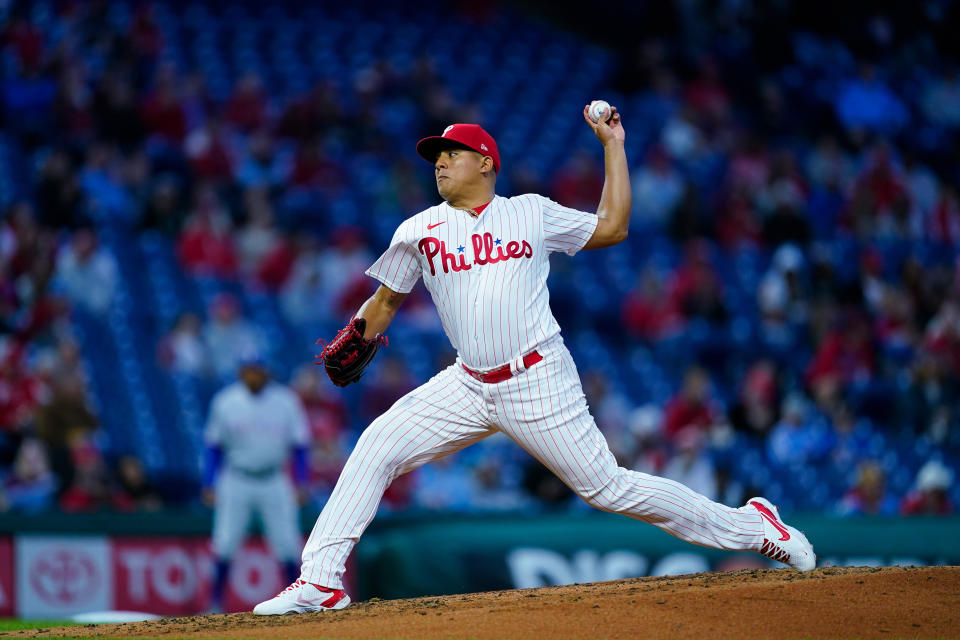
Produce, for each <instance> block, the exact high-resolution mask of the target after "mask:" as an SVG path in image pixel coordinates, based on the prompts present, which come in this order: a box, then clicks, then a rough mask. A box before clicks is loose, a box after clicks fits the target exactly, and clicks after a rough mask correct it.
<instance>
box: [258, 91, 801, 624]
mask: <svg viewBox="0 0 960 640" xmlns="http://www.w3.org/2000/svg"><path fill="white" fill-rule="evenodd" d="M583 117H584V120H585V121H586V123H587V125H588V126H590V127H591V128H592V129H593V132H594V133H595V134H596V137H597V138H598V140H599V141H600V143H601V144H602V145H603V149H604V167H605V182H604V187H603V193H602V195H601V198H600V203H599V205H598V207H597V213H596V214H593V213H588V212H583V211H577V210H574V209H570V208H567V207H564V206H561V205H559V204H557V203H556V202H553V201H552V200H549V199H548V198H545V197H543V196H540V195H536V194H525V195H521V196H515V197H512V198H505V197H501V196H498V195H496V193H495V187H496V182H497V174H498V173H499V171H500V154H499V152H498V150H497V144H496V142H495V141H494V139H493V138H492V137H491V136H490V135H489V134H488V133H487V132H486V131H484V130H483V129H482V128H481V127H479V126H478V125H475V124H454V125H451V126H449V127H447V129H446V130H445V131H444V132H443V135H441V136H434V137H429V138H424V139H423V140H421V141H420V142H419V143H418V144H417V152H418V153H419V154H420V156H422V157H423V158H424V159H426V160H427V161H429V162H431V163H433V166H434V174H435V176H436V182H437V191H438V192H439V193H440V196H441V197H442V198H443V200H444V201H443V202H442V203H441V204H439V205H436V206H434V207H430V208H429V209H426V210H424V211H421V212H420V213H418V214H416V215H414V216H413V217H411V218H408V219H407V220H405V221H404V222H403V223H402V224H401V225H400V226H399V228H398V229H397V231H396V233H395V234H394V236H393V240H392V241H391V243H390V246H389V247H387V249H386V251H385V252H384V253H383V255H381V256H380V258H379V259H378V260H377V261H376V262H375V263H374V264H373V265H372V266H371V267H370V268H369V269H368V270H367V274H368V275H370V276H372V277H373V278H375V279H376V280H378V281H379V282H380V285H381V286H380V287H379V289H378V290H377V291H376V293H375V294H374V295H373V296H372V297H371V298H370V299H369V300H367V301H366V302H365V303H364V304H363V305H362V306H361V307H360V309H359V311H358V312H357V314H356V315H355V317H354V318H353V319H352V320H351V321H350V323H349V324H348V325H347V326H346V327H345V328H344V329H343V330H341V331H340V333H339V334H337V336H336V338H335V339H334V340H332V341H331V342H330V344H328V345H326V347H325V348H324V350H323V352H322V353H321V354H320V356H319V359H320V362H322V363H323V364H324V366H325V367H326V370H327V373H328V374H329V376H330V378H331V380H332V381H333V382H334V384H337V385H341V386H343V385H347V384H349V383H351V382H355V381H356V380H358V379H359V378H360V376H361V375H362V374H363V371H364V368H365V367H366V366H367V365H368V364H369V363H370V361H371V360H372V358H373V357H374V355H375V354H376V352H377V350H378V349H379V348H380V347H381V345H383V344H385V342H386V339H385V337H384V332H385V331H386V329H387V327H388V326H389V325H390V322H391V320H392V319H393V317H394V314H396V312H397V309H398V308H399V307H400V304H401V303H402V302H403V299H404V298H405V297H406V296H407V294H408V293H409V292H410V290H411V289H412V288H413V286H414V285H415V284H416V282H417V280H419V279H421V278H422V279H423V282H424V285H425V286H426V287H427V290H428V291H429V292H430V295H431V296H432V298H433V302H434V304H435V305H436V306H437V309H438V311H439V313H440V318H441V321H442V323H443V327H444V330H445V331H446V334H447V336H448V337H449V339H450V342H451V344H452V345H453V346H454V348H455V349H456V351H457V356H458V357H457V360H456V362H455V363H454V364H453V365H451V366H450V367H448V368H447V369H445V370H443V371H441V372H440V373H438V374H437V375H435V376H434V377H433V378H432V379H431V380H429V381H428V382H427V383H426V384H424V385H423V386H421V387H419V388H417V389H414V390H413V391H411V392H410V393H408V394H407V395H405V396H403V397H402V398H400V399H399V400H398V401H397V402H396V404H394V405H393V406H392V407H391V408H390V409H389V410H388V411H387V412H386V413H384V414H383V415H382V416H380V417H379V418H377V419H376V420H374V421H373V423H372V424H371V425H370V426H369V427H368V428H367V429H366V431H364V433H363V435H362V436H361V437H360V439H359V441H358V442H357V445H356V448H355V449H354V451H353V453H352V454H351V455H350V458H349V459H348V460H347V462H346V465H345V466H344V468H343V472H342V473H341V475H340V479H339V481H338V482H337V486H336V488H335V489H334V491H333V494H332V495H331V496H330V500H329V501H328V502H327V504H326V506H325V507H324V509H323V512H322V513H321V514H320V516H319V518H318V519H317V522H316V524H315V526H314V528H313V531H312V533H311V534H310V538H309V540H308V541H307V544H306V546H305V547H304V550H303V555H302V566H301V570H300V578H299V579H298V580H296V581H294V582H293V583H292V584H291V585H290V586H289V587H287V588H286V589H285V590H284V591H282V592H281V593H279V594H278V595H277V596H276V597H274V598H272V599H270V600H267V601H265V602H262V603H260V604H258V605H257V606H256V607H255V608H254V610H253V612H254V613H256V614H261V615H273V614H283V613H295V612H296V613H298V612H305V611H323V610H330V609H342V608H343V607H346V606H347V605H348V604H349V603H350V598H349V596H348V595H347V594H346V593H344V591H343V582H342V580H343V572H344V564H345V562H346V560H347V556H348V555H349V554H350V551H351V550H352V549H353V546H354V545H355V544H356V543H357V540H358V539H359V538H360V536H361V535H362V534H363V531H364V530H365V529H366V527H367V525H369V524H370V521H371V520H372V519H373V517H374V514H375V513H376V510H377V505H378V504H379V502H380V498H381V496H382V495H383V492H384V490H385V489H386V488H387V487H388V486H389V485H390V483H391V481H393V479H394V478H396V477H397V476H399V475H400V474H403V473H406V472H408V471H410V470H412V469H415V468H417V467H418V466H420V465H422V464H425V463H427V462H430V461H431V460H436V459H437V458H440V457H442V456H446V455H449V454H451V453H453V452H455V451H458V450H460V449H462V448H464V447H466V446H468V445H470V444H472V443H474V442H477V441H478V440H481V439H482V438H486V437H487V436H489V435H491V434H493V433H496V432H497V431H502V432H504V433H506V434H507V435H508V436H509V437H510V438H511V439H513V440H514V441H515V442H516V443H517V444H519V445H520V446H522V447H523V448H524V449H526V450H527V451H528V452H530V454H531V455H533V456H535V457H536V458H537V459H538V460H539V461H540V462H542V463H543V464H544V465H545V466H546V467H547V468H549V469H550V470H551V471H552V472H553V473H555V474H556V475H557V476H559V477H560V479H562V480H563V482H564V483H566V484H567V485H568V486H569V487H570V488H571V489H572V490H573V491H575V492H576V493H577V494H578V495H579V496H580V497H581V498H583V500H585V501H586V502H587V503H588V504H590V505H592V506H594V507H596V508H598V509H603V510H605V511H613V512H617V513H622V514H624V515H627V516H630V517H631V518H635V519H637V520H642V521H644V522H649V523H650V524H653V525H654V526H657V527H660V528H661V529H663V530H665V531H667V532H669V533H670V534H672V535H674V536H676V537H678V538H680V539H682V540H686V541H688V542H692V543H694V544H699V545H703V546H707V547H713V548H718V549H733V550H751V551H756V552H758V553H761V554H763V555H765V556H767V557H769V558H772V559H774V560H777V561H780V562H784V563H786V564H789V565H790V566H792V567H795V568H796V569H799V570H803V571H806V570H810V569H813V568H814V566H815V565H816V556H815V555H814V552H813V547H812V546H811V544H810V543H809V542H808V541H807V539H806V537H805V536H804V535H803V534H802V533H801V532H800V531H798V530H796V529H795V528H793V527H790V526H788V525H786V524H784V523H783V521H782V520H781V519H780V516H779V513H778V512H777V509H776V507H774V506H773V505H772V504H771V503H770V502H769V501H767V500H765V499H763V498H754V499H751V500H750V501H748V503H747V504H746V505H744V506H742V507H739V508H731V507H727V506H724V505H722V504H718V503H716V502H712V501H711V500H708V499H707V498H705V497H704V496H701V495H699V494H697V493H696V492H694V491H691V490H690V489H688V488H687V487H685V486H683V485H681V484H679V483H677V482H673V481H671V480H666V479H663V478H658V477H655V476H651V475H647V474H644V473H639V472H636V471H631V470H629V469H624V468H622V467H619V466H618V465H617V462H616V460H615V459H614V456H613V454H612V453H611V452H610V449H609V447H608V446H607V443H606V441H605V440H604V438H603V435H602V434H601V433H600V431H599V429H598V428H597V426H596V424H595V423H594V421H593V418H592V417H591V415H590V413H589V411H588V409H587V403H586V400H585V399H584V395H583V391H582V389H581V386H580V379H579V377H578V374H577V369H576V366H575V365H574V363H573V359H572V358H571V357H570V353H569V352H568V351H567V348H566V346H564V343H563V340H562V338H561V336H560V327H559V326H558V325H557V321H556V320H555V319H554V317H553V315H552V314H551V312H550V306H549V303H548V292H547V286H546V284H547V273H548V271H549V260H548V257H549V254H550V253H552V252H555V251H563V252H564V253H567V254H568V255H571V256H572V255H574V254H575V253H577V252H578V251H581V250H585V249H602V248H604V247H609V246H612V245H615V244H617V243H619V242H621V241H623V240H624V238H626V237H627V225H628V221H629V215H630V176H629V173H628V171H627V159H626V155H625V153H624V137H625V136H624V128H623V123H622V122H621V119H620V114H619V113H617V110H616V108H610V109H609V111H608V119H604V118H602V117H601V118H599V119H597V120H596V121H594V120H593V119H591V117H590V114H589V107H584V111H583Z"/></svg>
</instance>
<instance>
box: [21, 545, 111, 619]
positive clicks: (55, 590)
mask: <svg viewBox="0 0 960 640" xmlns="http://www.w3.org/2000/svg"><path fill="white" fill-rule="evenodd" d="M99 582H100V576H98V575H97V568H96V566H95V565H94V563H93V560H92V559H91V558H90V556H88V555H86V554H82V553H76V552H71V551H67V550H60V551H54V552H53V553H51V554H49V555H47V556H46V557H42V558H36V560H34V563H33V566H32V567H31V568H30V584H31V586H32V587H33V589H34V591H36V592H37V595H39V596H40V597H41V598H43V599H44V600H46V601H47V602H50V603H53V604H58V605H66V606H69V605H74V604H77V603H79V602H82V601H83V600H85V599H86V598H88V597H90V596H91V595H93V594H95V593H96V592H97V585H98V583H99Z"/></svg>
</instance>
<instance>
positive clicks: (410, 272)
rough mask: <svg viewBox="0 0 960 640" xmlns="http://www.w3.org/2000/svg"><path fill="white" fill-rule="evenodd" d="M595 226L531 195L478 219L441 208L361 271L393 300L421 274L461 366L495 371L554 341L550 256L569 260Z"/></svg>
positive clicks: (419, 217) (494, 206)
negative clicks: (557, 254) (562, 254)
mask: <svg viewBox="0 0 960 640" xmlns="http://www.w3.org/2000/svg"><path fill="white" fill-rule="evenodd" d="M596 226H597V216H596V214H593V213H587V212H584V211H578V210H576V209H570V208H568V207H564V206H561V205H559V204H557V203H556V202H554V201H553V200H550V199H549V198H545V197H543V196H540V195H536V194H525V195H522V196H516V197H513V198H502V197H500V196H494V198H493V200H492V201H491V202H490V204H489V205H487V207H486V209H484V210H483V212H482V213H481V214H480V215H479V216H474V215H472V214H471V213H469V212H467V211H464V210H462V209H455V208H454V207H451V206H450V205H449V204H447V203H446V202H443V203H441V204H439V205H437V206H434V207H430V208H429V209H425V210H424V211H421V212H420V213H418V214H416V215H414V216H412V217H410V218H408V219H406V220H404V221H403V223H401V225H400V226H399V227H398V228H397V231H396V233H394V235H393V240H391V242H390V246H389V247H388V248H387V250H386V251H385V252H384V253H383V255H382V256H380V258H379V259H378V260H377V261H376V262H375V263H374V264H373V265H372V266H371V267H370V268H369V269H367V271H366V273H367V275H369V276H371V277H373V278H376V279H377V280H379V281H380V282H381V283H383V284H384V285H385V286H387V287H388V288H390V289H392V290H393V291H396V292H398V293H409V292H410V290H411V289H413V286H414V285H415V284H416V282H417V279H418V278H420V277H421V276H422V277H423V281H424V285H425V286H426V287H427V290H428V291H429V292H430V295H431V297H432V298H433V302H434V304H435V305H436V306H437V310H438V311H439V313H440V320H441V322H442V323H443V328H444V330H445V331H446V333H447V336H448V337H449V338H450V343H451V344H452V345H453V347H454V348H455V349H456V350H457V353H458V354H459V356H460V360H461V361H462V362H463V363H464V364H465V365H466V366H468V367H470V368H471V369H478V370H485V369H491V368H494V367H498V366H501V365H503V364H505V363H507V362H509V361H510V360H513V359H514V358H516V357H518V356H522V355H525V354H527V353H529V352H530V351H532V350H534V349H536V348H537V347H538V345H545V344H546V343H547V342H548V341H549V340H550V339H551V338H553V337H555V336H556V335H558V334H559V333H560V327H559V325H558V324H557V321H556V319H555V318H554V317H553V314H552V313H551V312H550V304H549V294H548V292H547V275H548V274H549V272H550V261H549V259H548V258H549V254H550V253H551V252H553V251H563V252H565V253H567V254H569V255H573V254H575V253H576V252H578V251H579V250H580V249H582V248H583V246H584V245H585V244H586V243H587V241H588V240H590V237H591V236H592V235H593V232H594V230H595V229H596Z"/></svg>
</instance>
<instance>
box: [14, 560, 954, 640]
mask: <svg viewBox="0 0 960 640" xmlns="http://www.w3.org/2000/svg"><path fill="white" fill-rule="evenodd" d="M38 636H40V637H45V638H50V637H64V636H68V637H77V636H81V637H121V638H226V639H239V638H257V639H259V638H297V639H300V640H308V639H319V638H322V639H333V638H365V639H367V638H369V639H380V638H391V639H392V638H398V639H399V638H404V639H410V640H432V639H434V638H437V639H439V638H443V639H445V640H449V639H466V638H476V639H493V638H496V639H504V640H512V639H519V638H525V639H526V638H531V639H533V638H535V639H538V640H552V639H554V638H557V639H559V638H577V639H581V638H582V639H587V638H590V639H595V638H610V639H620V638H622V639H634V638H651V639H657V638H680V639H682V638H714V639H724V638H777V639H780V638H960V567H894V568H865V567H857V568H824V569H817V570H815V571H812V572H810V573H803V574H801V573H797V572H795V571H792V570H788V569H778V570H773V569H767V570H750V571H735V572H725V573H703V574H695V575H685V576H670V577H664V578H636V579H632V580H618V581H614V582H601V583H594V584H579V585H571V586H564V587H546V588H542V589H521V590H512V591H493V592H488V593H475V594H468V595H454V596H440V597H427V598H413V599H408V600H375V599H374V600H371V601H368V602H360V603H356V604H354V605H351V606H350V607H349V608H347V609H345V610H343V611H336V612H326V613H315V614H303V615H299V616H283V617H266V618H265V617H259V616H254V615H253V614H249V613H240V614H230V615H214V616H194V617H189V618H165V619H162V620H158V621H154V622H143V623H133V624H117V625H87V626H83V627H64V628H60V629H44V630H40V631H15V632H8V633H0V637H2V638H24V637H34V638H35V637H38Z"/></svg>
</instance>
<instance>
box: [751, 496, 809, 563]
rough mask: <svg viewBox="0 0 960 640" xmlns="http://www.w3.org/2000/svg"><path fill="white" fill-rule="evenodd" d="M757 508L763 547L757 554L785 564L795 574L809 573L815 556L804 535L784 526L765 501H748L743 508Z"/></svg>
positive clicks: (775, 512) (777, 514)
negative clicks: (761, 521)
mask: <svg viewBox="0 0 960 640" xmlns="http://www.w3.org/2000/svg"><path fill="white" fill-rule="evenodd" d="M747 508H752V509H756V510H757V512H759V513H760V518H761V520H763V545H762V546H761V547H760V549H758V553H759V554H760V555H763V556H766V557H768V558H770V559H771V560H776V561H777V562H782V563H784V564H788V565H790V566H791V567H793V568H794V569H796V570H797V571H811V570H813V569H815V568H816V566H817V554H815V553H814V552H813V545H812V544H810V541H809V540H807V536H805V535H803V532H801V531H798V530H797V529H794V528H793V527H791V526H790V525H788V524H785V523H784V522H783V520H781V519H780V511H779V510H778V509H777V508H776V507H775V506H773V504H772V503H771V502H770V501H769V500H767V499H766V498H750V499H749V500H747V504H746V505H745V506H744V509H747Z"/></svg>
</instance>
